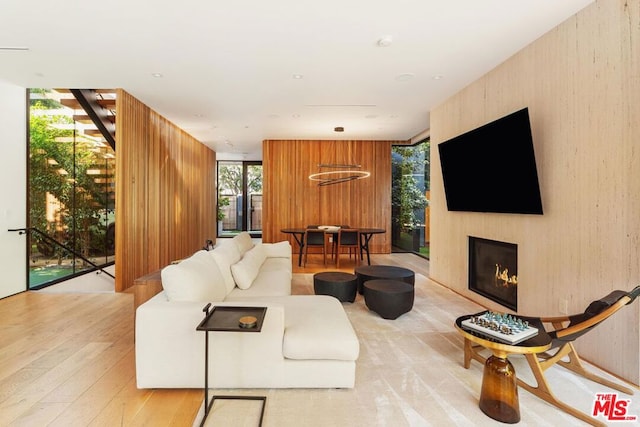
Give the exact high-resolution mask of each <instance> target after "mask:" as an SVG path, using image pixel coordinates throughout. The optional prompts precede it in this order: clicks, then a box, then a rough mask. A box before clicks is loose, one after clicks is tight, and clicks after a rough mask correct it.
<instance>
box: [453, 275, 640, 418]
mask: <svg viewBox="0 0 640 427" xmlns="http://www.w3.org/2000/svg"><path fill="white" fill-rule="evenodd" d="M639 294H640V286H637V287H635V288H634V289H633V290H632V291H631V292H626V291H620V290H617V291H613V292H611V293H610V294H609V295H607V296H605V297H604V298H601V299H599V300H597V301H593V302H592V303H591V304H589V306H588V307H587V309H586V310H585V311H584V313H580V314H576V315H571V316H560V317H546V318H539V319H540V321H541V322H542V323H543V325H545V328H548V330H547V333H548V334H549V335H550V336H551V338H552V340H553V341H552V344H551V349H550V350H548V351H547V352H544V353H538V354H526V355H525V356H526V358H527V362H528V363H529V366H530V368H531V371H532V373H533V375H534V377H535V379H536V382H537V385H536V386H533V385H531V384H528V383H526V382H524V381H523V380H521V379H520V378H518V385H519V386H521V387H522V388H524V389H525V390H528V391H529V392H531V393H533V394H535V395H536V396H538V397H539V398H541V399H543V400H545V401H546V402H549V403H551V404H552V405H554V406H556V407H558V408H560V409H562V410H563V411H565V412H567V413H568V414H571V415H573V416H574V417H576V418H579V419H581V420H582V421H584V422H586V423H589V424H591V425H594V426H604V425H605V424H604V423H602V422H600V421H598V420H597V419H595V418H593V417H591V416H590V415H588V414H586V413H584V412H581V411H579V410H577V409H576V408H574V407H573V406H570V405H568V404H566V403H564V402H562V401H561V400H560V399H558V398H557V397H556V396H555V395H554V394H553V392H552V391H551V388H550V386H549V383H548V382H547V380H546V378H545V376H544V372H545V371H546V370H547V369H548V368H550V367H551V366H553V365H555V364H556V363H557V364H558V365H560V366H563V367H565V368H567V369H569V370H571V371H573V372H575V373H577V374H579V375H582V376H583V377H585V378H587V379H589V380H591V381H594V382H597V383H599V384H602V385H605V386H607V387H610V388H612V389H614V390H618V391H620V392H622V393H626V394H629V395H632V394H633V389H632V388H630V387H626V386H623V385H621V384H618V383H616V382H613V381H609V380H607V379H605V378H602V377H600V376H598V375H595V374H593V373H591V372H589V371H588V370H587V369H586V368H585V367H584V365H583V364H582V362H581V361H580V356H578V352H577V351H576V349H575V347H574V346H573V341H575V340H576V339H577V338H579V337H581V336H582V335H584V334H586V333H587V332H589V331H590V330H591V329H593V328H594V327H596V326H597V325H599V324H600V323H602V322H603V321H604V320H606V319H607V318H609V317H610V316H611V315H613V314H614V313H615V312H617V311H618V310H620V309H621V308H622V307H624V306H625V305H628V304H631V303H632V302H633V301H634V300H635V299H636V297H637V296H638V295H639ZM481 349H482V347H481V346H479V345H469V346H465V360H470V358H473V359H475V360H478V361H480V362H482V363H484V361H485V360H486V359H485V358H484V357H483V356H482V355H480V354H479V351H481ZM566 357H568V359H569V360H568V361H566V360H563V359H565V358H566Z"/></svg>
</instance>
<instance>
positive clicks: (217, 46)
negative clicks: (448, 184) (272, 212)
mask: <svg viewBox="0 0 640 427" xmlns="http://www.w3.org/2000/svg"><path fill="white" fill-rule="evenodd" d="M592 1H593V0H457V1H450V0H393V1H391V0H388V1H380V0H323V1H313V2H311V1H304V0H228V1H219V0H183V1H176V0H172V1H166V0H111V1H94V0H61V1H51V0H28V1H25V0H0V79H2V80H6V81H8V82H10V83H13V84H17V85H19V86H23V87H41V88H123V89H125V90H126V91H128V92H129V93H131V94H132V95H134V96H135V97H137V98H138V99H139V100H141V101H142V102H144V103H145V104H147V105H148V106H149V107H151V108H152V109H154V110H155V111H157V112H159V113H160V114H162V115H163V116H165V117H166V118H167V119H169V120H171V121H172V122H174V123H175V124H176V125H178V126H179V127H181V128H183V129H184V130H186V131H187V132H189V133H190V134H191V135H193V136H194V137H195V138H197V139H199V140H200V141H202V142H203V143H205V144H207V145H209V146H210V147H212V148H213V149H214V150H216V151H217V152H218V158H219V159H226V160H230V159H247V160H258V159H261V158H262V144H261V142H262V140H263V139H370V140H382V139H392V140H408V139H411V138H412V137H414V136H416V135H417V134H419V133H421V132H422V131H424V130H426V129H428V128H429V111H430V110H431V109H432V108H433V107H435V106H437V105H438V104H440V103H441V102H443V101H444V100H445V99H447V98H448V97H449V96H451V95H453V94H454V93H456V92H457V91H459V90H460V89H462V88H463V87H465V86H466V85H468V84H469V83H471V82H472V81H474V80H476V79H477V78H478V77H480V76H482V75H483V74H485V73H486V72H488V71H489V70H491V69H492V68H494V67H495V66H497V65H498V64H500V63H501V62H503V61H504V60H506V59H507V58H508V57H510V56H511V55H513V54H514V53H516V52H517V51H519V50H520V49H521V48H523V47H524V46H526V45H528V44H529V43H531V42H532V41H534V40H535V39H537V38H538V37H540V36H541V35H543V34H544V33H546V32H547V31H549V30H550V29H552V28H554V27H555V26H556V25H558V24H559V23H561V22H562V21H564V20H566V19H567V18H569V17H570V16H572V15H574V14H575V13H576V12H578V11H579V10H581V9H582V8H584V7H585V6H587V5H588V4H590V3H592ZM385 37H388V38H389V40H390V44H389V45H388V46H386V47H380V46H379V45H378V41H379V40H380V39H383V38H385ZM154 73H160V74H161V75H162V77H154ZM295 75H300V76H302V78H299V79H296V78H294V76H295ZM336 126H343V127H344V128H345V131H344V132H343V133H336V132H334V131H333V129H334V127H336Z"/></svg>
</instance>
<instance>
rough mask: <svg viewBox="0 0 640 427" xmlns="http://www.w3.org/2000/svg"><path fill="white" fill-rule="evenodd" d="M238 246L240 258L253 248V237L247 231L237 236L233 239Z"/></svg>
mask: <svg viewBox="0 0 640 427" xmlns="http://www.w3.org/2000/svg"><path fill="white" fill-rule="evenodd" d="M231 240H232V241H233V242H234V243H235V244H236V246H237V247H238V251H239V252H240V256H244V255H245V254H246V253H247V252H248V251H249V250H251V249H252V248H253V246H254V245H253V241H252V240H251V235H250V234H249V233H247V232H246V231H243V232H242V233H240V234H238V235H237V236H235V237H234V238H233V239H231Z"/></svg>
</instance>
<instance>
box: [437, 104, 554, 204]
mask: <svg viewBox="0 0 640 427" xmlns="http://www.w3.org/2000/svg"><path fill="white" fill-rule="evenodd" d="M438 152H439V154H440V165H441V167H442V180H443V182H444V192H445V196H446V200H447V209H448V210H450V211H464V212H497V213H514V214H535V215H542V201H541V199H540V186H539V184H538V172H537V169H536V160H535V155H534V151H533V138H532V137H531V123H530V121H529V110H528V108H524V109H522V110H520V111H516V112H515V113H511V114H509V115H508V116H505V117H502V118H500V119H498V120H495V121H493V122H491V123H488V124H486V125H483V126H481V127H479V128H476V129H473V130H471V131H469V132H466V133H464V134H462V135H459V136H456V137H455V138H452V139H450V140H448V141H445V142H443V143H441V144H439V145H438Z"/></svg>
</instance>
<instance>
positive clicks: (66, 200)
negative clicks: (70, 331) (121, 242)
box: [28, 89, 115, 289]
mask: <svg viewBox="0 0 640 427" xmlns="http://www.w3.org/2000/svg"><path fill="white" fill-rule="evenodd" d="M29 92H30V93H29V103H30V105H29V165H28V181H29V195H28V205H29V265H30V269H29V288H31V289H37V288H41V287H43V286H47V285H50V284H53V283H57V282H59V281H61V280H65V279H67V278H69V277H71V276H74V275H77V274H80V273H82V272H86V271H90V270H94V269H95V267H96V266H104V265H107V264H110V263H113V260H114V251H115V152H114V150H113V149H112V148H111V147H110V146H109V145H108V144H107V143H105V140H104V139H103V138H102V136H101V135H100V134H99V133H98V132H95V127H94V126H93V125H92V124H90V120H89V119H88V117H87V116H86V114H85V113H83V111H81V108H80V107H79V105H76V102H75V100H74V98H73V96H72V95H71V94H70V93H68V92H66V91H62V90H51V89H31V90H30V91H29ZM76 107H77V108H76Z"/></svg>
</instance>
